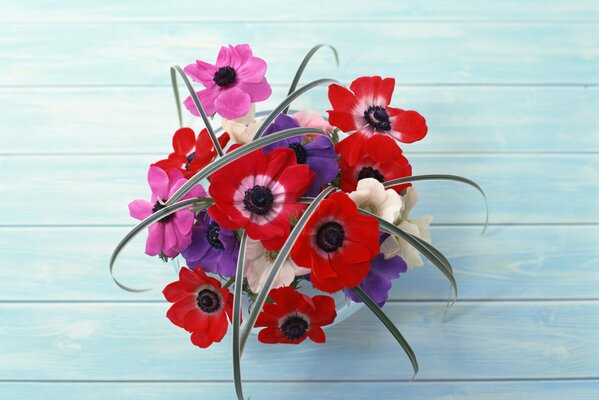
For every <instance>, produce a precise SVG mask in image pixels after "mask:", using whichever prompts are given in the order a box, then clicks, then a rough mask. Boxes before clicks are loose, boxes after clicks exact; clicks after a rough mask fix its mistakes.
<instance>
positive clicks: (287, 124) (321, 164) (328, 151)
mask: <svg viewBox="0 0 599 400" xmlns="http://www.w3.org/2000/svg"><path fill="white" fill-rule="evenodd" d="M298 127H299V125H298V123H297V122H296V121H295V120H294V119H293V118H291V117H289V116H287V115H285V114H279V116H278V117H277V118H276V119H275V120H274V122H273V123H272V124H270V126H269V127H268V128H267V129H266V131H264V136H267V135H270V134H272V133H276V132H280V131H283V130H286V129H291V128H298ZM287 147H288V148H290V149H292V150H293V151H294V152H295V156H296V159H297V163H298V164H308V166H309V167H310V169H311V170H312V171H313V172H314V173H315V174H316V176H315V177H314V180H313V181H312V186H310V188H309V189H308V191H307V192H306V194H307V195H308V196H316V195H317V194H318V193H320V190H321V188H322V186H324V185H326V184H327V183H329V182H331V181H332V180H333V179H335V178H336V177H337V174H338V173H339V164H338V163H337V153H335V148H334V147H333V143H332V142H331V141H330V140H329V139H327V138H325V137H323V136H318V137H313V136H310V135H306V136H304V137H303V138H302V137H301V136H297V137H292V138H289V139H283V140H280V141H278V142H276V143H273V144H271V145H268V146H266V147H265V148H264V151H265V152H266V153H268V152H270V151H272V150H274V149H278V148H287Z"/></svg>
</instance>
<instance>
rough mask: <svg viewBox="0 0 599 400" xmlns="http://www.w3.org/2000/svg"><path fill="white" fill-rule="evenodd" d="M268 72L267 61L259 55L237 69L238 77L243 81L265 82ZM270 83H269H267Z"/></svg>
mask: <svg viewBox="0 0 599 400" xmlns="http://www.w3.org/2000/svg"><path fill="white" fill-rule="evenodd" d="M264 74H266V61H264V60H263V59H261V58H258V57H252V58H251V59H250V60H248V61H247V62H246V63H245V64H243V66H241V67H240V68H239V70H238V71H237V78H238V79H239V80H240V84H241V83H245V82H247V83H261V82H264ZM267 85H268V84H267Z"/></svg>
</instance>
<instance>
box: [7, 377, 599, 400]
mask: <svg viewBox="0 0 599 400" xmlns="http://www.w3.org/2000/svg"><path fill="white" fill-rule="evenodd" d="M244 388H245V389H246V391H247V393H248V394H250V395H251V398H252V399H254V400H261V399H279V398H285V399H288V400H305V399H319V400H337V399H339V398H343V399H345V400H364V399H370V398H372V396H374V395H376V396H377V397H378V398H381V399H403V400H422V399H426V400H449V399H456V400H458V399H459V400H481V399H485V400H487V399H494V400H530V399H537V398H542V399H544V400H563V399H577V400H596V399H595V398H596V395H597V392H598V391H599V381H597V380H592V381H559V382H554V381H533V382H440V383H437V382H435V383H421V382H418V381H416V382H413V383H406V382H401V383H397V382H377V383H370V382H367V383H361V382H328V383H325V384H322V383H311V382H300V383H273V382H266V383H264V382H260V383H246V384H245V385H244ZM3 392H5V393H10V394H11V395H13V396H15V398H19V399H29V400H105V399H108V398H112V399H119V400H129V399H131V400H133V399H135V400H137V399H140V398H143V399H147V400H159V399H163V400H172V399H180V400H196V399H202V400H222V399H232V398H234V395H235V393H234V389H233V383H232V382H210V383H204V382H187V383H161V382H143V383H113V382H108V383H0V394H2V393H3Z"/></svg>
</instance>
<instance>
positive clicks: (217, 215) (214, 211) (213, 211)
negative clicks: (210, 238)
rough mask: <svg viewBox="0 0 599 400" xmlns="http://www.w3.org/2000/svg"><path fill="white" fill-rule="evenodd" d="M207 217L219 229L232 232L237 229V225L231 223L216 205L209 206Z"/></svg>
mask: <svg viewBox="0 0 599 400" xmlns="http://www.w3.org/2000/svg"><path fill="white" fill-rule="evenodd" d="M210 187H212V185H210ZM208 215H210V217H211V218H212V219H214V220H215V221H216V223H217V224H218V225H219V226H220V227H221V228H224V229H229V230H232V231H234V230H235V229H238V228H239V224H238V223H236V222H234V221H231V219H229V217H228V216H227V214H225V213H224V212H223V211H222V210H221V209H220V208H219V207H218V206H216V205H212V206H210V208H208Z"/></svg>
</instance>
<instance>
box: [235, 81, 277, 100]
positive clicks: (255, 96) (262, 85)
mask: <svg viewBox="0 0 599 400" xmlns="http://www.w3.org/2000/svg"><path fill="white" fill-rule="evenodd" d="M235 87H236V88H239V89H240V90H242V91H244V92H245V93H247V94H248V95H249V96H250V99H251V102H252V103H256V102H258V101H264V100H266V99H268V98H269V97H270V95H271V94H272V89H271V87H270V85H269V84H268V82H267V81H266V79H264V80H263V81H262V82H259V83H246V82H239V83H238V84H237V85H236V86H235Z"/></svg>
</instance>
